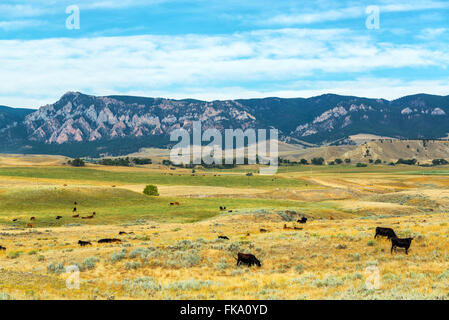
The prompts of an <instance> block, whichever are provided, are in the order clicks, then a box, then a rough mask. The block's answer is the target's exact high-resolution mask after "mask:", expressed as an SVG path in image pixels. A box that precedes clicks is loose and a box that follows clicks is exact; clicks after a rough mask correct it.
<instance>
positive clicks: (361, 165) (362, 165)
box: [356, 162, 368, 168]
mask: <svg viewBox="0 0 449 320" xmlns="http://www.w3.org/2000/svg"><path fill="white" fill-rule="evenodd" d="M367 166H368V165H367V164H366V163H361V162H358V163H357V164H356V167H357V168H364V167H367Z"/></svg>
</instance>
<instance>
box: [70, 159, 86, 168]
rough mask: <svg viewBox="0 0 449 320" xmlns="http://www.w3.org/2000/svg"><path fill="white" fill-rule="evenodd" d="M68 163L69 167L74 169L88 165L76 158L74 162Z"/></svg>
mask: <svg viewBox="0 0 449 320" xmlns="http://www.w3.org/2000/svg"><path fill="white" fill-rule="evenodd" d="M67 163H68V164H69V165H71V166H72V167H84V166H85V165H86V163H85V162H84V160H82V159H80V158H76V159H73V160H69V161H67Z"/></svg>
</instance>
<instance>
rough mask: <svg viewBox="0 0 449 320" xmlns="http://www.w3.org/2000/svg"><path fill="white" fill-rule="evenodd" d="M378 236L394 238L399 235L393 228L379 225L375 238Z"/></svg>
mask: <svg viewBox="0 0 449 320" xmlns="http://www.w3.org/2000/svg"><path fill="white" fill-rule="evenodd" d="M377 236H383V237H387V238H388V239H392V238H397V237H398V236H397V235H396V233H395V232H394V231H393V229H391V228H382V227H377V228H376V234H375V235H374V239H376V238H377Z"/></svg>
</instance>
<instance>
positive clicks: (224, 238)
mask: <svg viewBox="0 0 449 320" xmlns="http://www.w3.org/2000/svg"><path fill="white" fill-rule="evenodd" d="M218 239H223V240H229V238H228V237H226V236H218Z"/></svg>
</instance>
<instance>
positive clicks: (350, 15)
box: [257, 1, 449, 26]
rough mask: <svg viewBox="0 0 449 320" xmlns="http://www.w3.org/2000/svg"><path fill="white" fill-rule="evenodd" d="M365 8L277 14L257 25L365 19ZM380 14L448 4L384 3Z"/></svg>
mask: <svg viewBox="0 0 449 320" xmlns="http://www.w3.org/2000/svg"><path fill="white" fill-rule="evenodd" d="M366 7H367V6H361V5H358V6H351V7H340V8H334V9H329V10H318V11H317V10H313V11H311V12H306V13H303V12H301V13H289V14H279V15H275V16H274V17H270V18H268V19H265V20H259V21H258V22H257V24H261V25H282V26H291V25H301V24H312V23H322V22H329V21H337V20H347V19H355V18H361V17H366V16H367V15H366V12H365V10H366ZM378 7H379V10H380V14H383V13H389V12H410V11H424V10H435V9H447V8H449V3H448V2H440V1H426V2H422V1H414V2H408V3H399V4H398V3H386V4H380V5H378Z"/></svg>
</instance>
